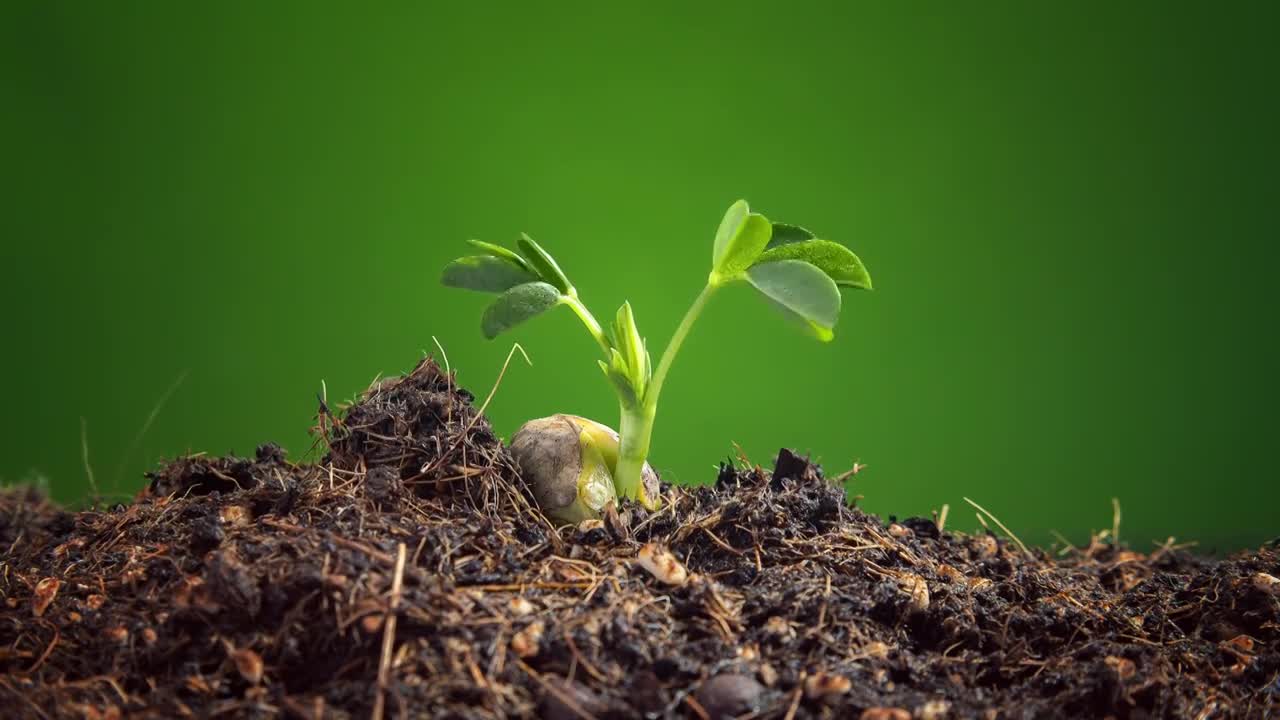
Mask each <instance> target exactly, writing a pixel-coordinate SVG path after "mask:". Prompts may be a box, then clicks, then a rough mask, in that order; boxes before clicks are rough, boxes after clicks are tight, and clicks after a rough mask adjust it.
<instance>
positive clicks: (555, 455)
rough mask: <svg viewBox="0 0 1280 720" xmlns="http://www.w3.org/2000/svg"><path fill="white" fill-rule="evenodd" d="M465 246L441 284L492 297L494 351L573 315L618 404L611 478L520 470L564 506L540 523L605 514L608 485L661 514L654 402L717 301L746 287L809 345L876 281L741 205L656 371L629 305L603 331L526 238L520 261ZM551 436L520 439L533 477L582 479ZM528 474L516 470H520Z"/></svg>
mask: <svg viewBox="0 0 1280 720" xmlns="http://www.w3.org/2000/svg"><path fill="white" fill-rule="evenodd" d="M471 244H472V245H473V246H474V247H475V248H476V249H477V250H478V251H479V252H480V254H478V255H471V256H467V257H463V258H459V259H457V260H454V261H453V262H451V263H449V264H448V265H447V266H445V269H444V273H443V275H442V278H441V280H442V282H443V283H444V284H445V285H449V286H451V287H459V288H465V289H468V290H475V291H479V292H486V293H493V294H496V295H497V298H496V299H495V300H494V301H493V303H492V304H490V305H489V307H488V308H487V309H486V310H485V311H484V315H483V317H482V318H481V323H480V326H481V330H482V331H483V332H484V334H485V336H486V337H488V338H490V339H492V338H494V337H497V336H498V335H499V334H501V333H504V332H507V331H508V330H511V329H512V328H514V327H516V326H517V325H519V324H521V323H523V322H524V321H526V320H528V319H530V318H532V317H535V316H537V315H540V314H542V313H544V312H546V311H547V310H550V309H552V308H555V307H559V306H562V305H563V306H565V307H568V308H569V309H570V310H572V311H573V313H574V314H575V315H577V316H578V318H579V319H580V320H581V321H582V323H583V325H585V326H586V328H587V331H588V332H589V333H590V334H591V336H592V337H593V338H594V339H595V341H596V344H597V345H599V347H600V350H601V352H602V355H603V357H602V358H601V359H600V360H599V361H598V364H599V366H600V369H601V370H602V371H603V372H604V375H605V377H606V378H607V379H608V380H609V383H610V385H611V386H612V387H613V389H614V392H615V393H616V395H617V398H618V405H619V409H620V415H621V418H620V421H619V425H618V434H619V435H620V437H619V438H618V439H617V441H616V445H617V454H616V461H615V462H613V463H605V465H606V467H607V477H605V476H604V475H602V476H601V477H600V478H596V479H591V480H589V482H588V483H587V485H586V486H585V487H583V486H582V482H581V477H580V476H579V477H576V478H575V477H572V476H566V475H563V474H562V472H561V471H562V468H561V467H560V466H553V467H551V468H550V469H549V470H545V471H544V469H533V470H530V469H528V468H525V473H526V475H527V474H529V473H541V474H540V475H538V477H535V478H534V479H533V480H532V484H534V494H535V496H536V497H537V498H538V500H539V503H542V501H543V499H544V498H545V499H547V500H549V501H551V502H553V503H563V504H557V505H553V506H550V507H548V506H547V505H542V509H543V511H544V512H545V513H546V514H547V515H548V517H552V518H553V519H556V520H558V521H560V522H563V523H566V524H568V523H574V522H578V521H580V520H582V519H584V518H586V517H597V516H598V515H599V514H600V512H601V510H602V509H603V508H604V507H605V506H606V505H607V504H608V503H609V501H610V499H611V498H610V493H609V492H607V491H605V490H603V489H601V488H599V487H598V485H599V484H600V483H601V482H604V481H606V480H607V481H608V482H610V483H611V484H612V485H613V490H612V495H613V496H617V497H622V498H626V499H628V500H637V501H639V502H640V503H641V504H643V505H644V506H645V507H647V508H649V509H651V510H654V509H657V507H658V506H659V505H660V501H659V497H658V486H657V478H656V475H654V474H653V472H652V470H651V469H650V468H649V465H648V462H647V459H648V455H649V442H650V438H651V436H652V434H653V423H654V417H655V416H656V414H657V410H658V399H659V396H660V395H661V393H662V387H663V383H665V382H666V379H667V373H668V371H669V370H670V369H671V364H672V362H673V361H674V360H675V356H676V354H677V353H678V352H679V350H680V346H681V345H682V344H683V343H684V341H685V338H686V337H687V336H688V334H689V331H690V330H691V329H692V327H693V324H694V322H695V321H696V320H697V319H698V316H699V315H701V314H702V311H703V309H704V308H705V307H706V305H707V301H708V300H709V299H710V298H711V296H712V295H713V294H714V293H715V291H716V290H719V289H720V288H722V287H725V286H727V285H731V284H746V285H750V286H751V287H752V288H754V289H755V290H757V291H758V292H759V293H760V294H761V295H763V296H764V298H765V299H766V300H767V301H768V302H769V303H770V304H772V305H773V306H775V307H777V308H778V309H779V310H781V311H782V313H783V315H785V316H786V317H788V318H790V319H791V320H793V321H795V322H796V323H797V324H798V325H799V326H800V327H801V328H803V329H804V330H805V331H806V332H807V333H809V334H810V335H812V336H814V337H816V338H818V339H819V340H823V341H829V340H831V339H832V337H833V336H834V328H835V325H836V320H837V318H838V317H839V315H840V303H841V298H840V289H841V288H861V289H866V290H869V289H871V276H870V275H869V274H868V273H867V270H866V268H865V267H864V266H863V264H862V261H861V260H859V259H858V256H857V255H854V254H853V253H852V252H851V251H849V249H848V248H846V247H844V246H843V245H840V244H839V243H834V242H831V241H829V240H822V239H819V238H818V237H817V236H816V235H814V234H813V233H812V232H810V231H808V230H805V229H804V228H802V227H799V226H796V225H788V224H785V223H777V222H771V221H770V220H769V219H768V218H766V217H765V216H763V215H761V214H759V213H753V212H751V210H750V208H749V207H748V206H747V203H746V201H745V200H739V201H737V202H735V203H734V204H733V205H731V206H730V207H729V210H728V211H727V212H726V213H725V215H724V218H723V219H722V220H721V221H720V225H719V227H718V229H717V230H716V235H715V243H714V246H713V249H712V257H711V271H710V273H709V274H708V275H707V282H706V285H705V286H704V287H703V288H702V292H700V293H699V294H698V296H697V298H696V299H695V300H694V301H693V304H692V305H691V306H690V307H689V310H688V311H687V312H686V313H685V316H684V319H683V320H681V321H680V324H679V326H677V328H676V331H675V334H674V335H672V337H671V340H670V342H669V343H668V344H667V346H666V349H665V350H664V351H663V353H662V356H661V358H660V359H659V361H658V363H657V364H656V365H655V364H654V363H653V361H652V358H651V356H650V353H649V348H648V344H647V343H646V342H645V339H644V336H643V335H641V333H640V330H639V327H638V325H637V324H636V318H635V313H634V312H633V311H632V308H631V304H630V303H627V302H624V303H623V304H622V307H620V308H619V309H618V312H617V313H616V315H615V319H614V322H613V323H612V326H611V327H610V328H608V329H606V328H605V327H604V326H603V325H601V324H600V322H599V321H597V320H596V318H595V316H594V315H592V314H591V311H590V310H588V309H587V307H586V305H584V304H583V302H582V301H581V299H579V297H578V291H577V289H576V288H575V287H574V286H573V283H572V282H570V281H569V277H568V276H567V275H566V274H565V272H564V270H563V269H561V267H560V265H559V263H557V262H556V260H555V259H554V258H552V256H551V254H550V253H548V252H547V251H546V250H545V249H543V247H542V246H541V245H539V244H538V243H537V242H535V241H534V240H533V239H532V238H530V237H529V236H528V235H521V236H520V238H519V239H518V240H517V242H516V247H517V249H516V250H510V249H507V248H504V247H499V246H497V245H491V244H489V243H484V242H480V241H475V240H473V241H471ZM553 417H561V416H553ZM543 420H550V419H549V418H543ZM534 422H540V421H534ZM526 427H528V426H526ZM551 429H552V430H555V432H551V433H548V434H526V436H525V443H526V445H525V447H524V448H523V452H524V453H525V455H526V456H537V458H538V459H537V460H536V461H535V460H529V461H527V462H528V464H529V465H530V466H533V467H535V468H546V467H547V466H546V464H545V463H547V462H553V463H554V462H562V463H563V464H565V465H576V466H577V467H578V468H579V473H581V472H582V470H583V468H585V467H587V466H588V465H590V464H591V463H593V462H595V461H596V460H595V458H594V457H587V455H590V454H591V450H590V449H584V448H582V447H579V448H578V450H579V454H578V457H577V458H576V459H575V458H574V453H573V452H571V450H572V449H573V448H572V442H570V441H569V439H568V437H569V436H568V435H567V434H566V432H567V431H565V430H564V429H555V428H551ZM523 430H524V428H522V431H523ZM517 435H519V433H517ZM537 438H545V441H546V442H551V443H554V444H555V445H556V447H553V448H547V449H538V448H532V447H530V446H529V445H528V443H533V442H542V441H543V440H538V439H537ZM514 443H515V438H513V445H514ZM525 465H526V461H525V460H521V466H522V468H524V467H525ZM593 472H594V471H593ZM538 485H542V486H543V487H538ZM584 493H585V494H584Z"/></svg>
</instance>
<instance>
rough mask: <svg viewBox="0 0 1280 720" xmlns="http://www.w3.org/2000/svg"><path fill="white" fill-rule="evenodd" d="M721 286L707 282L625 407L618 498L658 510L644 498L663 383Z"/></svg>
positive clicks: (651, 500) (617, 471)
mask: <svg viewBox="0 0 1280 720" xmlns="http://www.w3.org/2000/svg"><path fill="white" fill-rule="evenodd" d="M719 286H720V284H719V283H716V282H708V283H707V285H706V287H704V288H702V292H701V293H699V294H698V297H697V299H695V300H694V301H693V305H691V306H690V307H689V311H688V312H686V313H685V314H684V319H683V320H681V321H680V325H679V326H678V327H677V328H676V332H675V334H674V335H672V336H671V342H669V343H667V348H666V350H664V351H663V352H662V359H661V360H659V361H658V368H657V369H656V370H655V371H654V373H653V379H652V380H650V381H649V386H648V388H646V389H645V391H644V398H643V399H642V400H641V401H640V403H639V405H638V406H629V405H627V404H626V403H623V404H622V421H621V422H620V423H619V427H618V435H619V437H620V445H619V447H618V466H617V468H616V469H615V471H614V474H613V483H614V486H615V487H616V488H617V491H618V494H619V495H621V496H623V497H626V498H631V499H633V500H637V499H638V500H639V501H640V502H641V503H643V504H644V505H645V507H648V508H649V509H651V510H654V509H657V498H650V497H646V496H645V494H644V487H643V483H642V480H643V473H644V465H645V460H646V459H648V456H649V439H650V437H651V436H652V435H653V419H654V417H655V416H656V415H657V413H658V396H659V394H661V393H662V384H663V382H665V381H666V379H667V372H668V371H670V370H671V363H672V362H674V361H675V357H676V353H677V352H679V351H680V346H681V345H683V344H684V339H685V338H686V337H687V336H688V335H689V330H690V329H692V328H693V323H694V321H696V320H697V319H698V316H699V315H701V314H702V310H703V308H705V307H706V304H707V300H708V299H710V297H711V293H712V292H714V291H715V289H716V288H718V287H719Z"/></svg>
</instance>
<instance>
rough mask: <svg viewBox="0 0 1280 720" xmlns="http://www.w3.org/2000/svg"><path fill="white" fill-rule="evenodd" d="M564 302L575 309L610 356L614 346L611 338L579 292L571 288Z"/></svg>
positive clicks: (576, 313) (606, 354)
mask: <svg viewBox="0 0 1280 720" xmlns="http://www.w3.org/2000/svg"><path fill="white" fill-rule="evenodd" d="M564 303H565V304H566V305H568V306H569V307H570V308H571V309H572V310H573V312H574V314H575V315H577V316H578V319H580V320H582V324H583V325H586V326H587V331H588V332H590V333H591V336H592V337H594V338H595V339H596V342H597V343H600V349H601V350H604V356H605V358H608V357H609V351H610V350H611V349H613V346H612V345H610V344H609V338H608V337H607V336H606V335H605V334H604V328H602V327H600V323H598V322H596V316H595V315H592V314H591V311H590V310H588V309H587V306H586V305H583V304H582V301H581V300H579V299H578V293H577V292H574V291H573V290H572V289H570V291H569V294H568V295H565V296H564Z"/></svg>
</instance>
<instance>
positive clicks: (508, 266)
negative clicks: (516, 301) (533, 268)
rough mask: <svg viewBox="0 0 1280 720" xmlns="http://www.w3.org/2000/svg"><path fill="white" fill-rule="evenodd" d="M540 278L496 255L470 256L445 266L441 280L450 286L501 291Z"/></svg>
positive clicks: (493, 291)
mask: <svg viewBox="0 0 1280 720" xmlns="http://www.w3.org/2000/svg"><path fill="white" fill-rule="evenodd" d="M537 279H538V278H537V277H536V276H534V274H533V273H531V272H529V271H528V270H526V269H525V268H524V267H522V266H520V265H517V264H515V263H513V262H511V261H509V260H505V259H503V258H498V257H494V256H492V255H469V256H467V257H463V258H458V259H457V260H454V261H453V262H451V263H449V264H448V265H445V266H444V273H443V274H442V275H441V276H440V282H442V283H444V284H445V285H448V286H449V287H456V288H465V289H467V290H477V291H479V292H491V293H500V292H505V291H507V290H510V289H511V288H513V287H515V286H516V285H522V284H524V283H527V282H534V281H535V280H537Z"/></svg>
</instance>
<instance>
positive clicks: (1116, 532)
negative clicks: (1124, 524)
mask: <svg viewBox="0 0 1280 720" xmlns="http://www.w3.org/2000/svg"><path fill="white" fill-rule="evenodd" d="M1111 544H1112V545H1116V546H1119V545H1120V498H1111Z"/></svg>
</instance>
